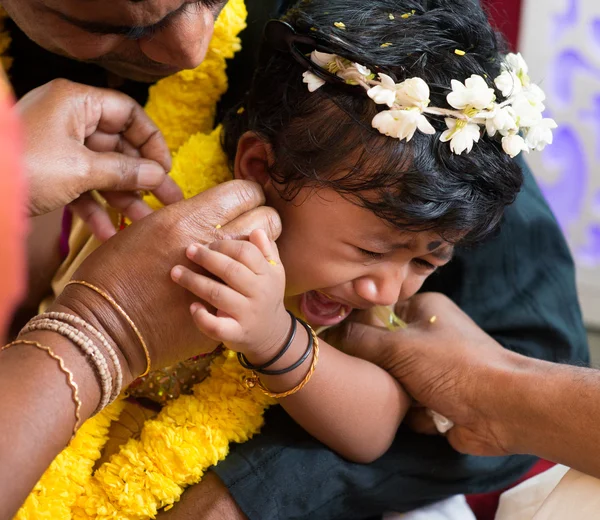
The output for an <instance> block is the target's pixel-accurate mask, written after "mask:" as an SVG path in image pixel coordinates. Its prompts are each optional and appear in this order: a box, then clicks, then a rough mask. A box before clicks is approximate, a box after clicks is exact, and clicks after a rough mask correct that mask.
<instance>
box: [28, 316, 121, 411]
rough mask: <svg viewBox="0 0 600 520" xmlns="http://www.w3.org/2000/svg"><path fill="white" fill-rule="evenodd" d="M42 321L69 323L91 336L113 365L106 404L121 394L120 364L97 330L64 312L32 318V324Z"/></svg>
mask: <svg viewBox="0 0 600 520" xmlns="http://www.w3.org/2000/svg"><path fill="white" fill-rule="evenodd" d="M42 319H52V320H59V321H64V322H65V323H69V324H71V325H73V326H74V327H81V328H83V329H85V330H86V331H88V332H89V333H90V334H92V335H93V336H94V337H95V338H96V339H97V340H98V341H100V343H102V346H103V347H104V348H105V349H106V351H107V352H108V355H109V357H110V360H111V361H112V363H113V368H114V372H115V376H116V377H115V379H116V381H115V384H114V385H113V389H112V393H111V395H110V399H109V402H108V404H110V403H112V402H113V401H114V400H115V399H116V398H117V397H119V395H120V394H121V390H123V370H122V369H121V362H120V361H119V357H118V356H117V353H116V352H115V349H113V347H112V345H111V344H110V343H109V342H108V340H107V339H106V337H105V336H104V334H102V333H101V332H100V331H99V330H98V329H96V328H95V327H93V326H92V325H90V324H89V323H88V322H87V321H85V320H82V319H81V318H80V317H79V316H74V315H72V314H67V313H66V312H45V313H44V314H40V315H39V316H36V317H35V318H33V320H32V322H35V321H38V320H42Z"/></svg>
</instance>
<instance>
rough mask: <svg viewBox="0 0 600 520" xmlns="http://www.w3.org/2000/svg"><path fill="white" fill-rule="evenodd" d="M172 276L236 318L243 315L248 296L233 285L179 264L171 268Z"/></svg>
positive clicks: (201, 297)
mask: <svg viewBox="0 0 600 520" xmlns="http://www.w3.org/2000/svg"><path fill="white" fill-rule="evenodd" d="M171 278H172V279H173V281H174V282H175V283H177V284H179V285H180V286H181V287H183V288H184V289H187V290H188V291H190V292H191V293H192V294H194V295H196V296H197V297H198V298H200V299H201V300H203V301H205V302H206V303H208V304H209V305H212V306H213V307H215V308H216V309H218V310H220V311H223V312H225V313H226V314H229V315H230V316H232V317H234V318H236V319H237V318H238V317H239V316H240V315H243V313H244V311H245V309H246V304H247V301H248V300H247V298H246V297H245V296H243V295H241V294H240V293H239V292H237V291H235V290H233V289H232V288H231V287H228V286H227V285H225V284H223V283H221V282H219V281H217V280H213V279H212V278H209V277H207V276H204V275H201V274H198V273H195V272H194V271H192V270H190V269H188V268H187V267H184V266H182V265H177V266H175V267H174V268H173V269H172V270H171Z"/></svg>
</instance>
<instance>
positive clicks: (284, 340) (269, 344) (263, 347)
mask: <svg viewBox="0 0 600 520" xmlns="http://www.w3.org/2000/svg"><path fill="white" fill-rule="evenodd" d="M292 320H295V318H293V317H292V315H291V314H289V313H288V312H287V311H285V310H284V312H283V314H282V315H281V316H278V317H276V318H275V324H276V325H275V326H274V327H273V329H272V332H271V334H270V335H269V336H268V338H267V339H266V340H265V341H263V342H262V343H261V344H260V345H257V346H256V347H255V348H248V349H247V351H245V352H242V354H244V356H245V357H246V358H247V359H248V361H249V362H250V363H251V364H252V365H255V366H261V365H264V364H265V363H268V362H269V361H271V360H272V359H274V358H276V357H277V356H278V355H279V354H280V353H281V351H282V350H283V349H284V348H285V347H286V346H287V345H288V343H289V341H290V335H291V334H292V329H293V328H294V323H293V322H292Z"/></svg>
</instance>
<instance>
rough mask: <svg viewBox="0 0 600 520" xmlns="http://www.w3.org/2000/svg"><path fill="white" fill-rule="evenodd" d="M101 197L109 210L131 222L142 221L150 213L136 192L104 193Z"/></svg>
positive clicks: (149, 209)
mask: <svg viewBox="0 0 600 520" xmlns="http://www.w3.org/2000/svg"><path fill="white" fill-rule="evenodd" d="M102 196H103V197H104V198H105V199H106V202H108V204H109V206H110V207H111V208H114V209H116V210H117V211H118V212H119V213H121V214H123V215H125V216H126V217H127V218H128V219H129V220H131V221H132V222H136V221H138V220H142V219H143V218H144V217H147V216H148V215H150V213H152V209H151V208H150V206H148V204H146V203H145V202H144V201H143V200H142V198H141V196H140V195H139V193H137V192H126V191H124V192H118V191H104V192H102Z"/></svg>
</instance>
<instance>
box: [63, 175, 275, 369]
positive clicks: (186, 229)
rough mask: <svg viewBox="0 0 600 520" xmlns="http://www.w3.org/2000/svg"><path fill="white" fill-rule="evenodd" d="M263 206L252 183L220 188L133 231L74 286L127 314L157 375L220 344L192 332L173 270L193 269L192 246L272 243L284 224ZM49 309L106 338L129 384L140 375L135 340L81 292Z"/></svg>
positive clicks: (90, 261)
mask: <svg viewBox="0 0 600 520" xmlns="http://www.w3.org/2000/svg"><path fill="white" fill-rule="evenodd" d="M264 202H265V199H264V194H263V192H262V190H261V188H260V186H259V185H258V184H256V183H253V182H248V181H231V182H228V183H224V184H220V185H219V186H217V187H215V188H212V189H211V190H208V191H205V192H204V193H202V194H200V195H198V196H196V197H194V198H191V199H189V200H186V201H182V202H178V203H176V204H172V205H170V206H167V207H166V208H164V209H163V210H161V211H159V212H156V213H153V214H151V215H150V216H148V217H146V218H145V219H143V220H141V221H139V222H135V223H133V224H132V225H131V226H129V227H128V228H127V229H125V230H123V231H121V232H120V233H118V234H117V235H116V236H115V237H113V238H112V239H111V240H109V241H108V242H106V243H105V244H103V245H102V247H100V248H98V249H97V250H96V251H95V252H94V253H93V254H91V255H90V256H89V257H88V258H87V259H86V260H85V261H84V262H83V264H82V265H81V267H80V268H79V270H78V271H77V272H76V273H75V275H74V279H75V280H84V281H86V282H89V283H91V284H93V285H95V286H97V287H99V288H101V289H102V290H103V291H105V292H106V293H107V294H109V295H110V296H112V298H114V299H115V300H116V301H117V302H118V303H119V304H120V305H121V306H122V307H123V309H125V311H126V312H127V313H128V314H129V316H130V317H131V319H132V320H133V322H134V323H135V324H136V325H137V327H138V328H139V330H140V332H141V333H142V336H143V337H144V338H145V341H146V343H147V344H148V348H149V350H150V354H151V357H152V365H153V367H154V368H160V367H164V366H168V365H172V364H174V363H177V362H179V361H183V360H185V359H188V358H190V357H192V356H194V355H198V354H201V353H205V352H210V351H212V350H214V349H215V348H216V346H217V342H215V341H213V340H209V339H208V338H207V337H206V336H204V335H203V334H201V333H200V332H199V331H198V329H197V328H196V326H195V324H194V322H193V320H192V319H191V318H190V315H189V307H190V305H191V304H192V303H193V302H194V301H195V299H194V297H193V295H191V293H189V292H188V291H186V290H185V289H183V288H182V287H180V286H179V285H177V284H176V283H174V282H173V281H172V279H171V276H170V272H171V269H172V268H173V267H174V266H175V265H177V264H181V265H186V266H188V267H190V268H193V267H194V264H192V263H191V262H190V261H189V260H187V258H186V255H185V251H186V249H187V248H188V246H190V245H191V244H193V243H198V242H199V243H201V244H207V243H211V242H213V241H215V240H218V239H223V238H239V239H247V238H248V236H249V234H250V233H251V232H252V231H253V230H254V229H259V228H260V229H264V230H265V231H266V233H267V235H268V236H269V237H270V238H271V239H273V240H275V239H276V238H277V237H278V236H279V233H280V231H281V222H280V220H279V216H278V215H277V213H276V212H275V210H273V209H272V208H269V207H266V206H263V204H264ZM196 299H197V298H196ZM54 307H56V308H57V309H62V310H65V312H69V313H75V314H77V315H79V316H81V317H82V318H84V319H85V320H87V321H89V322H90V323H92V324H94V326H97V327H99V328H100V329H101V330H104V331H106V333H107V334H108V336H109V337H111V338H112V339H113V341H114V343H115V344H116V345H117V346H118V348H119V349H120V350H122V351H123V354H124V357H125V358H126V360H127V366H126V367H125V368H126V369H128V370H129V371H130V372H131V377H134V378H135V377H137V376H139V375H140V374H142V373H143V372H144V370H145V369H146V365H145V358H144V355H143V351H142V349H141V346H140V343H139V341H138V338H137V337H136V335H135V334H134V333H133V331H132V329H131V327H129V326H128V324H127V323H126V322H124V321H123V320H122V318H121V317H120V316H119V314H118V313H116V312H115V311H114V309H113V308H112V307H111V306H110V305H108V303H107V302H106V301H105V300H104V299H103V298H102V297H100V296H99V295H97V294H96V293H94V292H93V291H91V290H90V289H88V288H86V287H83V286H81V285H69V286H67V287H66V288H65V290H64V291H63V293H62V294H61V295H60V296H59V297H58V298H57V300H56V303H55V305H54Z"/></svg>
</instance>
